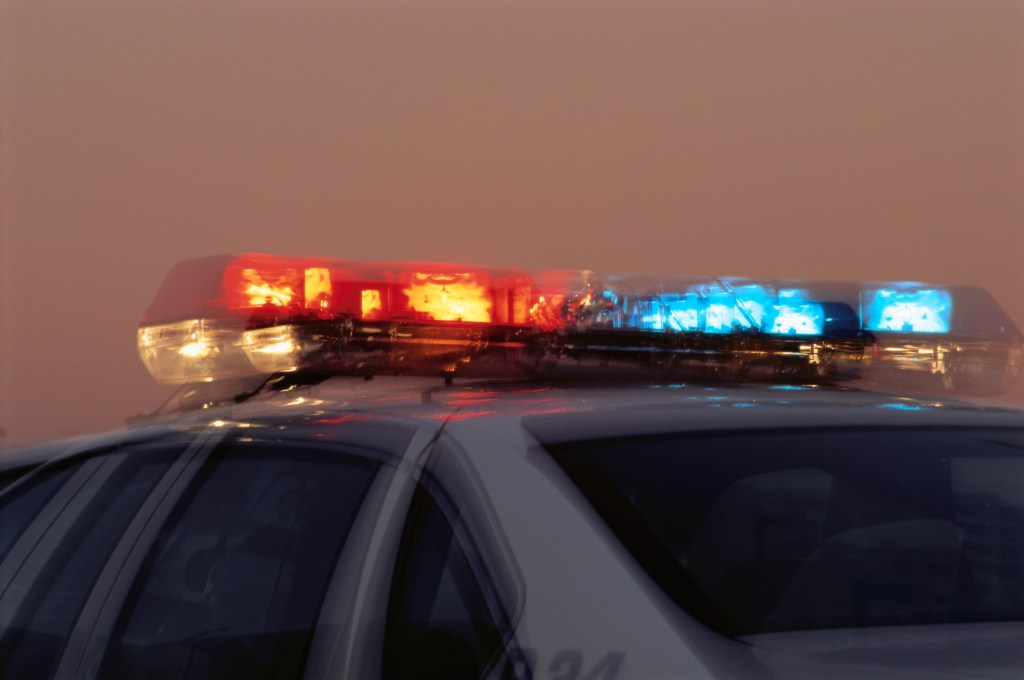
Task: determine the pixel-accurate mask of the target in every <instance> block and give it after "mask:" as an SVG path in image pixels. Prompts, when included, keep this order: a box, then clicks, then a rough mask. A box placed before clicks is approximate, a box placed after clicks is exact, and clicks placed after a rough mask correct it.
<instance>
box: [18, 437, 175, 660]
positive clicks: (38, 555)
mask: <svg viewBox="0 0 1024 680" xmlns="http://www.w3.org/2000/svg"><path fill="white" fill-rule="evenodd" d="M179 451H180V449H178V448H175V449H173V450H168V449H159V448H155V449H154V448H146V447H139V448H135V449H133V450H131V451H130V452H118V453H116V454H111V455H107V456H97V457H93V458H89V459H86V461H85V462H84V463H82V462H81V461H78V462H76V463H67V464H62V465H60V466H56V467H54V468H52V469H50V470H43V471H41V472H40V474H39V475H38V477H37V478H36V479H34V480H27V481H28V482H29V483H28V484H27V485H25V486H23V487H21V488H18V489H15V490H12V493H11V494H10V495H9V496H6V497H4V498H3V499H2V501H0V517H3V521H2V524H3V532H2V533H3V536H2V538H0V543H2V544H3V545H2V546H0V552H7V551H8V549H9V547H10V545H11V544H12V543H13V542H14V541H15V540H17V539H16V537H17V535H18V534H20V533H21V532H22V531H24V528H25V527H26V526H27V525H28V523H29V522H30V521H31V518H32V517H33V516H34V515H35V514H36V513H38V512H40V511H41V510H42V508H43V504H44V502H45V501H49V500H50V499H51V498H52V497H53V496H54V494H55V493H56V491H57V489H58V488H60V487H61V486H63V485H64V484H65V483H66V482H67V480H68V479H69V478H71V477H72V476H75V479H76V480H77V482H78V483H79V484H80V486H79V487H78V488H77V490H76V491H75V493H74V495H73V496H71V497H68V498H66V499H65V500H67V505H66V507H64V508H63V509H62V510H61V511H60V514H59V515H57V516H56V519H55V520H54V521H53V522H52V524H51V525H50V526H48V527H47V528H46V535H47V538H46V540H45V541H40V542H39V543H37V545H36V547H35V548H34V549H33V550H34V553H33V554H32V556H30V557H29V559H28V561H27V562H25V563H24V564H23V565H22V566H20V567H19V568H18V569H19V571H18V574H17V575H16V576H15V577H14V582H13V583H14V585H13V586H12V588H11V589H9V590H8V592H7V593H5V595H4V598H5V599H4V602H5V603H6V605H5V606H8V607H10V608H11V609H12V610H13V611H12V612H11V614H12V615H11V616H10V618H9V619H8V621H9V623H8V624H7V625H6V626H4V627H3V630H2V631H0V632H2V636H0V675H2V676H3V677H12V678H15V677H17V678H47V677H50V676H51V675H52V674H53V673H54V671H55V670H56V666H55V664H56V662H57V660H58V659H59V657H60V653H61V650H62V649H63V647H64V644H65V642H66V641H67V638H68V636H69V635H70V633H71V630H72V627H73V626H74V623H75V621H76V620H77V619H78V615H79V612H80V610H81V607H82V605H83V604H84V602H85V599H86V597H87V596H88V594H89V592H90V590H91V589H92V586H93V583H94V582H95V580H96V578H97V576H98V575H99V573H100V570H101V569H102V568H103V566H104V565H105V564H106V562H107V558H108V557H109V556H110V553H111V551H113V549H114V547H115V546H116V545H117V542H118V540H120V538H121V536H122V534H123V533H124V531H125V529H126V527H127V525H128V523H129V522H130V521H131V520H132V519H133V518H134V517H135V514H136V512H137V511H138V509H139V507H140V506H141V505H142V503H143V502H144V501H145V500H146V498H147V497H148V496H149V495H150V493H151V492H152V490H153V488H154V486H155V485H156V483H157V482H158V481H159V480H160V478H161V477H162V476H163V474H164V473H165V472H166V471H167V469H168V468H169V466H170V464H171V462H172V461H173V459H174V458H175V457H176V456H177V454H178V453H179ZM51 538H52V539H53V540H51ZM12 590H13V591H14V592H11V591H12ZM6 618H7V617H6V616H5V619H6Z"/></svg>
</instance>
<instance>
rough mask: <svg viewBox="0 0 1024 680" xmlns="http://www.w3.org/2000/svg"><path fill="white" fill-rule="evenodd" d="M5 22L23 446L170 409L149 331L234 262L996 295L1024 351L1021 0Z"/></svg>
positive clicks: (429, 8) (8, 258) (216, 13)
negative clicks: (1020, 330)
mask: <svg viewBox="0 0 1024 680" xmlns="http://www.w3.org/2000/svg"><path fill="white" fill-rule="evenodd" d="M85 5H87V6H85ZM253 5H258V7H255V8H254V7H253ZM0 26H2V31H3V33H2V35H0V60H2V61H0V68H2V71H0V78H2V81H0V96H2V100H0V107H2V108H0V121H2V123H0V125H2V127H0V179H2V185H0V189H2V196H0V199H2V201H0V210H2V213H0V219H2V223H0V297H2V305H3V307H2V316H0V323H2V328H0V343H2V344H0V362H2V364H0V370H2V375H0V388H2V389H0V427H2V428H3V429H4V430H6V433H7V438H6V439H5V440H0V442H6V443H0V445H2V446H7V445H11V444H12V443H13V442H19V441H24V440H28V439H37V438H45V437H55V436H62V435H68V434H75V433H80V432H86V431H89V430H94V429H99V428H106V427H114V426H117V425H119V424H121V423H122V422H123V418H124V417H125V416H126V415H131V414H134V413H136V412H138V411H143V410H150V409H152V408H153V407H155V406H157V405H158V404H159V403H160V401H161V399H162V398H163V397H164V396H165V395H166V394H167V393H168V389H167V388H164V387H160V386H157V385H155V384H154V383H153V382H152V381H151V380H150V378H149V377H148V375H147V374H146V372H145V370H144V369H143V367H142V365H141V363H140V362H139V360H138V357H137V354H136V350H135V327H136V324H137V322H138V318H139V315H140V314H141V313H142V311H143V310H144V309H145V307H146V305H147V303H148V301H149V299H150V298H151V297H152V295H153V294H154V293H155V291H156V289H157V287H158V286H159V284H160V282H161V281H162V279H163V277H164V275H165V274H166V272H167V270H168V269H169V268H170V266H171V265H172V264H173V263H174V262H176V261H178V260H181V259H185V258H189V257H198V256H203V255H208V254H215V253H221V252H241V251H268V252H274V253H281V254H326V255H332V256H338V257H352V258H374V259H428V260H429V259H434V260H447V261H457V262H458V261H464V262H472V263H479V264H485V265H498V266H522V267H528V268H539V267H560V268H562V267H564V268H589V269H598V270H601V269H603V270H610V271H634V272H666V273H681V274H690V273H692V274H703V273H721V274H733V275H749V276H788V277H808V278H830V279H836V278H838V279H912V280H926V281H936V282H949V283H976V284H980V285H983V286H985V287H987V288H989V289H990V290H991V291H992V292H993V293H994V294H995V296H996V298H997V299H998V300H999V301H1000V302H1001V304H1002V305H1003V306H1004V307H1005V308H1006V309H1007V310H1008V311H1009V312H1010V314H1011V316H1013V317H1014V319H1015V320H1016V321H1017V324H1018V325H1021V326H1024V0H855V1H854V0H829V1H828V2H822V1H820V0H775V1H772V2H761V1H759V0H743V1H738V0H700V1H684V0H668V1H665V2H650V1H647V2H645V1H643V0H622V1H616V2H612V1H607V0H605V1H601V0H585V1H584V0H580V1H576V2H557V1H555V0H530V1H516V0H509V1H505V2H499V1H493V2H479V1H478V0H473V1H469V0H467V1H455V0H452V1H444V0H433V1H430V2H422V1H419V0H406V1H402V2H398V1H394V0H365V1H362V2H337V3H336V2H327V1H326V0H324V1H318V2H314V1H312V0H296V1H294V2H285V1H284V0H279V1H277V2H261V3H252V2H248V1H245V2H243V1H241V0H238V1H235V2H224V1H221V2H217V1H215V0H202V1H198V0H197V1H194V2H187V1H172V0H164V1H150V2H136V1H128V0H124V1H122V2H113V1H105V2H104V1H100V2H89V3H80V2H73V1H71V0H66V1H61V2H51V1H47V0H0ZM1018 393H1021V394H1024V391H1022V390H1020V389H1018ZM1022 398H1024V397H1022Z"/></svg>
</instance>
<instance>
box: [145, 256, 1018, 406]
mask: <svg viewBox="0 0 1024 680" xmlns="http://www.w3.org/2000/svg"><path fill="white" fill-rule="evenodd" d="M920 318H924V319H925V320H926V321H922V322H920V323H918V322H917V321H918V319H920ZM138 340H139V352H140V355H141V357H142V359H143V362H144V363H145V364H146V367H147V368H148V369H149V371H150V373H151V374H152V375H153V376H154V377H155V378H156V379H157V380H158V381H160V382H164V383H170V384H190V383H198V382H207V381H214V380H227V379H236V378H241V377H245V376H251V375H260V374H267V375H269V374H274V373H288V372H297V371H310V372H318V373H328V374H335V373H339V374H360V375H365V376H372V375H374V374H376V373H381V372H395V373H416V374H439V375H442V376H444V377H445V378H446V379H448V380H450V379H451V377H452V376H453V375H455V374H456V373H460V374H463V373H465V374H472V375H489V376H506V375H517V374H522V373H523V372H526V373H528V374H532V375H536V374H544V373H547V372H549V371H550V370H552V368H553V367H554V366H556V365H566V364H568V365H576V366H585V367H589V369H590V370H591V371H598V372H600V371H603V370H605V369H606V368H608V367H610V366H612V365H613V364H623V365H627V366H634V367H640V368H643V369H655V370H657V371H659V372H661V373H662V374H664V375H668V376H672V377H680V378H689V377H698V378H724V379H730V380H737V379H768V380H790V381H792V380H797V381H802V382H832V381H837V380H850V379H857V378H862V377H865V376H868V377H870V376H872V375H875V374H877V375H883V374H886V373H890V372H895V373H897V374H902V373H919V374H927V375H929V376H933V377H934V376H939V377H940V378H941V382H942V384H943V385H944V386H945V387H947V388H949V389H957V390H970V389H976V388H978V387H981V388H983V389H986V390H991V391H1000V390H1003V389H1006V388H1008V386H1009V384H1010V383H1011V382H1012V380H1013V379H1014V378H1015V377H1016V375H1017V374H1018V373H1019V372H1020V366H1021V334H1020V332H1019V331H1018V330H1017V329H1016V327H1015V326H1014V325H1013V324H1012V323H1011V322H1010V321H1009V319H1008V318H1007V317H1006V315H1005V313H1004V312H1002V310H1001V309H999V307H998V305H997V304H996V303H995V301H994V300H992V298H991V296H988V295H987V293H985V292H984V291H981V290H980V289H972V288H952V287H945V286H927V285H925V284H907V283H900V284H892V283H866V284H849V283H814V282H806V281H788V280H762V279H743V278H714V277H685V276H663V277H653V276H641V275H620V274H597V273H594V272H590V271H576V270H573V271H567V270H545V271H541V272H534V273H527V272H526V271H525V270H520V269H499V268H485V267H475V266H467V265H455V264H445V263H427V262H368V261H353V260H341V259H331V258H287V257H276V256H271V255H263V254H243V255H222V256H215V257H209V258H203V259H198V260H190V261H186V262H183V263H180V264H178V265H176V266H175V267H174V268H173V269H172V270H171V273H170V274H169V276H168V278H167V280H166V281H165V282H164V285H163V286H162V287H161V289H160V291H159V292H158V293H157V296H156V298H155V299H154V300H153V303H152V304H151V305H150V307H149V309H148V310H147V311H146V314H145V315H144V317H143V319H142V322H141V324H140V327H139V338H138ZM873 359H874V361H873ZM878 366H880V367H881V368H880V369H879V370H876V367H878Z"/></svg>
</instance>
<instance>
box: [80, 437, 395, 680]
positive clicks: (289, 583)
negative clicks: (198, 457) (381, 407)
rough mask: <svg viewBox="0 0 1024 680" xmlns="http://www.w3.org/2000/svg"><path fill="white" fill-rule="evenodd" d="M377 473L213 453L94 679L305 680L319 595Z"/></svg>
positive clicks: (327, 462) (313, 457)
mask: <svg viewBox="0 0 1024 680" xmlns="http://www.w3.org/2000/svg"><path fill="white" fill-rule="evenodd" d="M378 468H379V463H378V462H377V461H374V460H369V459H367V458H363V457H361V456H357V455H349V454H345V453H341V452H338V451H336V450H330V449H319V450H313V449H309V448H304V447H301V446H285V447H281V446H271V445H257V444H237V445H234V446H224V447H222V448H221V449H220V450H218V451H217V452H216V453H214V454H213V455H212V456H211V459H210V460H209V461H207V463H206V464H205V466H204V468H203V470H202V471H201V472H200V474H199V475H197V477H196V480H195V481H194V482H193V483H192V485H191V487H190V489H189V491H188V492H187V493H186V494H185V495H184V496H183V497H182V499H181V501H180V502H179V504H178V506H177V508H176V509H175V511H174V512H173V513H172V514H171V516H170V518H169V519H168V521H167V524H166V525H165V526H164V527H163V529H162V530H161V531H160V535H159V538H158V539H157V541H156V543H155V544H154V546H153V548H152V549H151V550H150V552H149V554H148V556H147V557H146V559H145V562H144V563H143V567H142V569H141V571H140V573H139V575H138V576H137V577H136V579H135V581H134V583H133V585H132V588H131V591H130V592H129V595H128V598H127V601H126V605H125V607H124V609H123V611H122V613H121V615H120V617H119V619H118V621H117V623H116V625H115V628H114V633H113V636H112V641H111V643H110V646H109V648H108V650H107V652H106V655H105V657H104V660H103V662H102V665H101V667H100V673H99V675H100V677H102V678H133V677H135V678H142V677H174V678H184V677H187V678H217V679H224V678H245V679H246V680H252V679H255V678H275V680H280V679H284V678H298V677H301V675H302V672H303V668H304V665H305V658H306V654H307V651H308V647H309V644H310V641H311V639H312V636H313V632H314V630H315V627H316V621H317V617H318V614H319V610H320V605H321V601H322V599H323V594H324V591H325V590H326V588H327V585H328V581H329V579H330V575H331V574H332V573H333V569H334V565H335V562H336V561H337V559H338V556H339V554H340V552H341V550H342V547H343V546H344V544H345V540H346V538H347V536H348V532H349V529H350V528H351V526H352V523H353V521H354V519H355V517H356V514H357V512H358V510H359V508H360V505H361V503H362V501H363V498H364V497H365V495H366V493H367V491H368V489H369V486H370V483H371V481H372V479H373V477H374V474H375V472H376V471H377V469H378Z"/></svg>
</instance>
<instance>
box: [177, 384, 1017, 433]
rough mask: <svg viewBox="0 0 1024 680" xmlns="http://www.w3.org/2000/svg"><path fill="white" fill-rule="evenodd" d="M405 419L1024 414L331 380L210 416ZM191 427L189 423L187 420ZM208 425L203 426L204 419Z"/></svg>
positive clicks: (656, 387)
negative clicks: (353, 415)
mask: <svg viewBox="0 0 1024 680" xmlns="http://www.w3.org/2000/svg"><path fill="white" fill-rule="evenodd" d="M357 412H358V413H360V414H362V415H363V416H364V417H367V418H369V417H375V418H391V419H394V418H407V419H413V420H416V421H419V422H421V423H429V424H434V425H437V426H441V425H442V424H443V425H444V426H445V427H448V428H458V427H459V424H460V423H464V422H467V421H474V422H479V421H486V420H493V419H518V420H521V421H522V422H523V423H524V425H528V429H529V430H530V431H531V432H533V433H534V434H535V435H536V436H539V437H540V438H541V439H542V440H544V441H556V440H566V439H569V438H592V437H603V436H617V435H625V434H638V433H654V432H666V431H697V430H701V431H708V430H738V429H753V428H765V427H770V428H779V427H812V426H813V427H820V426H824V425H829V426H862V425H874V426H908V425H923V424H930V425H947V426H955V425H982V424H984V425H991V426H1015V425H1016V426H1019V425H1021V424H1022V422H1024V410H1020V409H1017V408H1013V407H1009V406H996V405H991V404H985V403H980V402H969V401H960V400H949V399H945V398H938V397H936V396H929V395H924V396H920V397H908V396H903V395H898V394H885V393H878V392H871V391H866V390H857V389H850V388H843V387H821V386H800V385H740V384H728V383H709V384H700V383H692V384H687V383H673V382H657V381H653V382H612V383H604V382H596V383H595V382H572V381H569V382H547V383H542V382H529V381H527V382H524V381H514V380H513V381H494V380H478V381H466V382H464V383H456V384H454V385H450V386H446V385H444V384H443V383H442V382H441V381H440V380H438V379H432V378H416V377H378V378H375V379H374V380H372V381H366V380H363V379H360V378H352V377H340V378H331V379H328V380H325V381H323V382H321V383H318V384H316V385H311V386H306V387H302V388H296V389H289V390H287V391H284V392H278V393H274V392H271V393H268V394H262V395H258V396H257V397H255V398H253V399H251V400H249V401H246V402H244V403H242V404H238V405H232V406H230V407H228V409H227V410H226V411H221V410H214V411H212V412H211V413H210V415H215V416H216V417H224V415H225V414H227V415H229V416H230V417H231V418H233V419H239V418H242V419H269V420H275V419H276V420H282V419H283V420H289V419H292V420H296V421H302V422H307V423H308V422H310V419H311V417H314V416H315V417H317V418H319V420H318V421H316V422H318V423H319V424H324V425H330V424H332V422H337V421H332V420H331V418H332V417H335V418H337V417H340V416H344V415H345V414H348V415H349V417H351V414H353V413H357ZM193 417H194V416H193ZM207 417H209V416H207Z"/></svg>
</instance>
